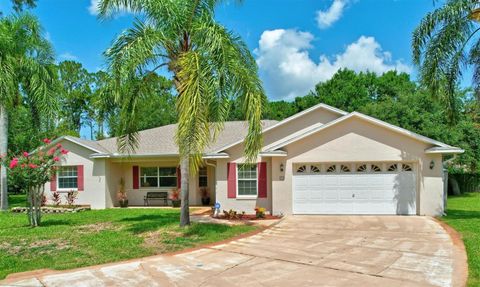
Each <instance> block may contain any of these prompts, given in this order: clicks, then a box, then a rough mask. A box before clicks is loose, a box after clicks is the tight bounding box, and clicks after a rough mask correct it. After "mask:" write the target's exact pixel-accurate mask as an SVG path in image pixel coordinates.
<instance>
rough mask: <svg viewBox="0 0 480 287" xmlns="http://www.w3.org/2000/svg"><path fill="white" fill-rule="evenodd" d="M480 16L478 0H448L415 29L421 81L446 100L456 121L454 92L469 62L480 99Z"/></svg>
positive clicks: (414, 42) (413, 46)
mask: <svg viewBox="0 0 480 287" xmlns="http://www.w3.org/2000/svg"><path fill="white" fill-rule="evenodd" d="M479 20H480V8H479V6H478V1H477V0H447V1H446V2H445V4H444V5H443V6H441V7H439V8H437V9H435V10H434V11H433V12H430V13H428V14H427V15H426V16H425V17H424V18H423V19H422V21H421V22H420V24H419V25H418V27H417V28H416V29H415V31H414V32H413V36H412V48H413V61H414V63H415V64H416V65H418V66H419V67H420V80H421V83H422V84H423V85H424V86H426V87H427V88H428V89H429V91H430V93H431V94H432V95H434V96H436V97H437V98H440V99H442V100H443V101H444V102H445V103H446V104H447V111H448V113H449V118H450V120H451V121H453V122H455V121H456V120H457V117H458V112H457V111H458V108H457V101H456V98H455V92H456V89H457V86H458V84H459V82H460V80H461V78H462V75H463V72H464V71H465V67H466V66H471V67H472V68H473V83H472V84H473V89H474V93H475V95H476V97H477V99H480V38H479V37H478V31H480V26H479V24H478V21H479ZM477 111H478V110H477Z"/></svg>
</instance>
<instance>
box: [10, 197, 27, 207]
mask: <svg viewBox="0 0 480 287" xmlns="http://www.w3.org/2000/svg"><path fill="white" fill-rule="evenodd" d="M8 206H9V207H10V208H12V207H23V206H27V195H26V194H9V195H8Z"/></svg>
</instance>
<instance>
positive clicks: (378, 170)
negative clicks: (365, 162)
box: [370, 164, 382, 172]
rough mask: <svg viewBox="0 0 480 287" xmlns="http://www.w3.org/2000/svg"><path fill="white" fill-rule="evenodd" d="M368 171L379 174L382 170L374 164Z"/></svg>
mask: <svg viewBox="0 0 480 287" xmlns="http://www.w3.org/2000/svg"><path fill="white" fill-rule="evenodd" d="M370 170H371V171H373V172H381V171H382V169H381V168H380V167H379V166H378V165H376V164H372V165H371V166H370Z"/></svg>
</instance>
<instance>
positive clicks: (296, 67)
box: [255, 29, 411, 100]
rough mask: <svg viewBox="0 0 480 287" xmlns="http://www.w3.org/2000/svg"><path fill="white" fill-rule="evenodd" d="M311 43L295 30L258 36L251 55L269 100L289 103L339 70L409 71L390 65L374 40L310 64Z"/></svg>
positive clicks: (400, 65)
mask: <svg viewBox="0 0 480 287" xmlns="http://www.w3.org/2000/svg"><path fill="white" fill-rule="evenodd" d="M313 39H314V36H313V35H312V34H311V33H309V32H302V31H297V30H284V29H277V30H267V31H264V32H263V33H262V35H261V37H260V41H259V47H258V48H257V49H255V54H256V56H257V64H258V66H259V68H260V73H261V75H262V78H263V80H264V82H265V85H266V88H267V91H268V92H269V96H270V97H271V98H275V99H287V100H290V99H293V98H294V97H296V96H303V95H305V94H307V93H308V92H309V91H310V90H311V89H313V88H314V86H315V84H317V83H318V82H321V81H326V80H328V79H330V78H331V77H332V76H333V75H334V74H335V73H336V72H337V71H338V70H339V69H341V68H348V69H351V70H354V71H356V72H360V71H371V72H374V73H377V74H382V73H384V72H387V71H389V70H397V71H399V72H407V73H410V71H411V68H410V67H409V66H408V65H406V64H404V63H403V62H402V61H400V60H397V61H393V60H392V55H391V53H389V52H387V51H383V49H382V47H381V46H380V44H379V43H378V42H377V41H376V40H375V38H374V37H366V36H361V37H360V38H359V39H358V40H357V41H355V42H353V43H351V44H349V45H347V46H346V48H345V50H344V51H343V52H342V53H340V54H337V55H333V56H331V57H327V56H326V55H321V56H320V58H319V60H318V61H314V60H312V58H311V57H310V54H309V52H308V50H309V49H311V48H312V47H313V46H312V44H311V42H312V41H313Z"/></svg>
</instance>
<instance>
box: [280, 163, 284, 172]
mask: <svg viewBox="0 0 480 287" xmlns="http://www.w3.org/2000/svg"><path fill="white" fill-rule="evenodd" d="M283 167H284V166H283V163H281V164H280V172H283V170H284V169H283Z"/></svg>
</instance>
